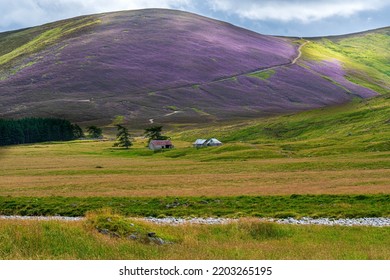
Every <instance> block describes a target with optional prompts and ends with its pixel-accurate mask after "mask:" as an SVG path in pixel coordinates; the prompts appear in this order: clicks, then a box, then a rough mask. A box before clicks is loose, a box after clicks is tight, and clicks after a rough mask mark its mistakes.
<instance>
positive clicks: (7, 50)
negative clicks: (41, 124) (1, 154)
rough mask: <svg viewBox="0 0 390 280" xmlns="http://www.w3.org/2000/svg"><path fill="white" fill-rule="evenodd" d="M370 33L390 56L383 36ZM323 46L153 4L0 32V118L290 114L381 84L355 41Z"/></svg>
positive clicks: (364, 93)
mask: <svg viewBox="0 0 390 280" xmlns="http://www.w3.org/2000/svg"><path fill="white" fill-rule="evenodd" d="M375 34H376V33H375ZM375 36H376V35H375ZM380 36H381V37H380V38H378V40H379V41H380V42H382V43H379V45H381V44H382V45H381V46H384V50H385V51H387V53H389V51H388V46H389V34H388V32H387V33H386V32H384V33H381V34H380ZM377 37H378V36H376V37H375V38H377ZM353 38H354V37H352V39H351V38H350V37H348V38H347V40H353ZM328 41H329V40H328ZM328 41H326V42H325V41H319V40H315V41H312V40H310V41H309V40H304V39H297V38H280V37H272V36H265V35H260V34H257V33H254V32H251V31H248V30H245V29H242V28H238V27H235V26H232V25H230V24H227V23H224V22H220V21H216V20H212V19H208V18H205V17H201V16H198V15H195V14H190V13H186V12H180V11H172V10H155V9H152V10H139V11H126V12H117V13H108V14H99V15H92V16H85V17H79V18H74V19H69V20H65V21H59V22H56V23H52V24H47V25H44V26H40V27H34V28H30V29H24V30H19V31H14V32H6V33H0V88H1V90H0V98H1V100H2V102H1V104H0V117H25V116H44V117H48V116H50V117H64V118H67V119H70V120H71V121H75V122H91V123H92V122H94V123H101V124H109V123H111V122H112V120H113V119H114V118H115V116H124V117H125V119H127V120H128V121H130V122H132V123H136V124H137V125H140V126H142V125H145V124H147V123H150V122H153V121H154V122H175V123H177V122H182V123H189V122H204V121H213V120H223V119H234V118H248V117H258V116H264V115H272V114H279V113H286V112H294V111H300V110H305V109H310V108H317V107H323V106H327V105H333V104H339V103H345V102H348V101H349V100H352V99H353V98H367V97H372V96H375V95H377V94H378V93H383V92H386V91H388V90H389V88H390V86H389V85H390V82H389V73H388V70H386V71H387V72H386V71H385V72H383V71H381V70H380V69H377V68H381V66H380V65H378V64H375V65H373V66H367V65H366V62H365V61H364V59H363V60H362V59H359V58H356V57H354V54H355V53H357V52H359V48H364V45H362V46H360V45H359V44H355V45H353V46H352V47H351V45H352V43H349V45H348V46H347V47H348V48H349V49H348V50H349V53H348V52H346V53H345V52H343V50H345V49H346V48H347V47H345V45H343V44H342V43H340V42H339V41H338V42H336V41H329V42H331V43H329V42H328ZM351 48H352V50H351ZM353 48H354V49H353ZM386 58H388V57H384V58H382V57H379V58H378V59H379V61H381V60H383V59H386ZM375 61H377V60H375ZM382 70H383V69H382Z"/></svg>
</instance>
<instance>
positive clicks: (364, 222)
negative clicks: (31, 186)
mask: <svg viewBox="0 0 390 280" xmlns="http://www.w3.org/2000/svg"><path fill="white" fill-rule="evenodd" d="M0 219H3V220H36V221H52V220H55V221H81V220H84V219H85V218H84V217H63V216H0ZM134 219H139V220H144V221H148V222H151V223H155V224H169V225H183V224H204V225H218V224H227V223H232V222H236V221H238V219H229V218H186V219H185V218H175V217H166V218H154V217H146V218H134ZM259 220H261V221H266V222H275V223H279V224H292V225H324V226H370V227H388V226H390V218H384V217H382V218H351V219H330V218H316V219H313V218H307V217H303V218H301V219H295V218H285V219H275V218H261V219H259Z"/></svg>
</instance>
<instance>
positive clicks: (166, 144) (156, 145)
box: [149, 140, 173, 151]
mask: <svg viewBox="0 0 390 280" xmlns="http://www.w3.org/2000/svg"><path fill="white" fill-rule="evenodd" d="M172 148H173V145H172V142H171V140H152V141H150V143H149V149H151V150H152V151H158V150H164V149H172Z"/></svg>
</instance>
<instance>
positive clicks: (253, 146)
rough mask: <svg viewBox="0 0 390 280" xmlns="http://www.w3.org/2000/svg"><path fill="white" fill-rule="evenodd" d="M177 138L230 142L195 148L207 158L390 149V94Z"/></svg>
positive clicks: (193, 131)
mask: <svg viewBox="0 0 390 280" xmlns="http://www.w3.org/2000/svg"><path fill="white" fill-rule="evenodd" d="M176 137H178V138H180V139H182V140H186V141H192V140H194V139H196V138H207V137H217V138H219V139H220V140H221V141H223V142H224V143H226V144H227V145H224V146H222V147H219V148H211V149H206V150H207V151H200V152H197V153H198V154H200V153H207V154H208V155H209V157H213V156H212V155H213V154H218V155H220V156H221V155H222V154H224V155H225V156H226V157H232V158H233V155H234V156H235V157H237V158H255V157H262V158H264V157H285V156H288V157H294V156H297V157H299V156H316V155H331V154H343V153H354V152H376V151H378V152H390V95H388V94H387V95H383V96H380V97H377V98H373V99H370V100H360V101H354V102H353V103H350V104H347V105H343V106H337V107H331V108H325V109H319V110H312V111H307V112H303V113H299V114H294V115H287V116H280V117H273V118H264V119H259V120H256V121H250V122H246V123H236V124H230V125H223V126H220V127H208V128H202V129H196V130H192V131H185V132H182V133H178V134H177V135H176ZM229 152H230V153H231V155H230V156H228V153H229ZM172 153H174V152H172ZM191 154H192V152H191ZM167 155H168V153H167Z"/></svg>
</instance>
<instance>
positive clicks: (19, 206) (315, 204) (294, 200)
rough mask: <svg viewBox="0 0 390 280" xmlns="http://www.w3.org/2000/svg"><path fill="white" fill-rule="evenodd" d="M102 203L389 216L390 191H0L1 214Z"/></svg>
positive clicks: (129, 212) (195, 210)
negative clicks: (169, 194)
mask: <svg viewBox="0 0 390 280" xmlns="http://www.w3.org/2000/svg"><path fill="white" fill-rule="evenodd" d="M102 208H111V209H113V210H114V211H116V212H118V213H121V214H123V215H126V216H153V217H159V216H175V217H189V216H197V217H210V216H211V217H277V218H278V217H279V218H280V217H334V218H345V217H348V218H352V217H381V216H390V195H385V194H378V195H290V196H235V197H158V198H157V197H156V198H153V197H152V198H142V197H141V198H131V197H110V198H108V197H0V214H1V215H27V216H37V215H38V216H39V215H44V216H52V215H61V216H84V215H86V213H87V212H88V211H93V210H99V209H102Z"/></svg>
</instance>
